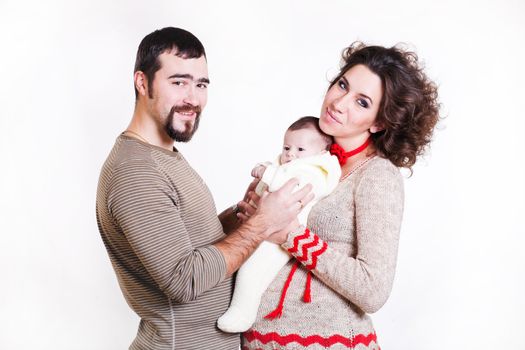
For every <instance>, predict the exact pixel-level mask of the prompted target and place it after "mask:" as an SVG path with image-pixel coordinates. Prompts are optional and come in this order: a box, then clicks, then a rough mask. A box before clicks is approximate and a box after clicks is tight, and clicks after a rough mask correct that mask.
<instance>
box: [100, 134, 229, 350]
mask: <svg viewBox="0 0 525 350" xmlns="http://www.w3.org/2000/svg"><path fill="white" fill-rule="evenodd" d="M96 212H97V221H98V226H99V230H100V234H101V236H102V239H103V241H104V244H105V246H106V249H107V251H108V254H109V257H110V260H111V263H112V264H113V268H114V270H115V272H116V274H117V278H118V281H119V284H120V287H121V289H122V292H123V294H124V297H125V298H126V301H127V302H128V304H129V305H130V307H131V308H132V309H133V310H134V311H135V312H136V313H137V314H138V315H139V317H140V318H141V321H140V325H139V329H138V334H137V336H136V338H135V340H134V341H133V343H132V344H131V346H130V349H133V350H138V349H148V350H152V349H155V350H156V349H159V350H160V349H163V350H164V349H166V350H167V349H170V350H171V349H228V350H230V349H237V348H238V346H239V336H238V335H237V334H226V333H223V332H221V331H219V329H218V328H217V327H216V324H215V323H216V321H217V318H218V317H219V316H220V315H222V314H223V313H224V311H225V310H226V309H227V307H228V303H229V301H230V297H231V292H232V279H231V278H225V275H226V265H225V260H224V257H223V256H222V254H221V253H220V252H219V250H218V249H217V248H215V247H214V246H212V245H211V244H213V243H215V242H217V241H219V240H221V239H222V238H224V233H223V230H222V226H221V224H220V222H219V220H218V218H217V211H216V208H215V204H214V201H213V198H212V196H211V194H210V192H209V190H208V188H207V186H206V185H205V183H204V182H203V180H202V179H201V178H200V177H199V175H198V174H197V173H196V172H195V171H194V170H193V169H192V168H191V166H190V165H189V164H188V163H187V162H186V160H185V159H184V157H183V156H182V155H181V154H180V153H179V152H177V151H176V150H174V151H173V152H170V151H167V150H164V149H162V148H158V147H155V146H151V145H149V144H146V143H142V142H140V141H138V140H136V139H134V138H130V137H126V136H124V135H121V136H119V137H118V138H117V140H116V143H115V145H114V147H113V149H112V151H111V153H110V154H109V156H108V158H107V160H106V162H105V163H104V166H103V168H102V171H101V174H100V179H99V185H98V191H97V203H96Z"/></svg>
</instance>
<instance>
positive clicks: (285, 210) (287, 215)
mask: <svg viewBox="0 0 525 350" xmlns="http://www.w3.org/2000/svg"><path fill="white" fill-rule="evenodd" d="M298 184H299V180H297V179H295V178H294V179H291V180H289V181H288V182H286V183H285V184H284V185H283V186H282V187H281V188H280V189H279V190H277V191H275V192H272V193H270V192H264V193H263V194H262V196H261V198H260V200H259V202H258V204H257V209H256V211H255V213H254V214H253V215H252V217H251V218H250V219H249V220H248V221H247V222H249V223H253V224H255V225H265V226H266V232H265V237H264V238H265V239H266V238H267V237H268V236H270V235H271V234H273V233H275V232H278V231H282V230H284V229H286V227H287V226H288V225H290V223H291V222H292V221H293V220H295V219H296V218H297V215H298V214H299V213H300V211H301V210H302V209H303V207H304V206H305V205H307V204H308V203H309V202H310V201H311V200H312V199H313V198H314V194H313V193H312V192H311V191H312V185H310V184H308V185H306V186H304V187H303V188H302V189H300V190H298V191H295V192H294V190H295V188H296V186H297V185H298Z"/></svg>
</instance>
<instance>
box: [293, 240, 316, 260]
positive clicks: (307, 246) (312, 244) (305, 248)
mask: <svg viewBox="0 0 525 350" xmlns="http://www.w3.org/2000/svg"><path fill="white" fill-rule="evenodd" d="M313 236H314V240H313V241H311V242H310V243H306V244H303V249H302V253H303V255H302V256H298V257H297V260H299V261H306V260H308V249H310V248H313V247H315V246H316V245H317V244H319V236H318V235H313Z"/></svg>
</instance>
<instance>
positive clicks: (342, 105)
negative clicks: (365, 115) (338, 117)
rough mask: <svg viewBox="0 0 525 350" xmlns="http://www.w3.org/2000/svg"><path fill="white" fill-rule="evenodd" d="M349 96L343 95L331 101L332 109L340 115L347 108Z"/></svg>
mask: <svg viewBox="0 0 525 350" xmlns="http://www.w3.org/2000/svg"><path fill="white" fill-rule="evenodd" d="M349 95H350V94H344V95H340V96H337V97H336V98H334V99H333V101H332V108H333V109H334V110H335V111H336V112H339V113H342V112H343V111H344V110H345V109H346V107H347V106H348V96H349Z"/></svg>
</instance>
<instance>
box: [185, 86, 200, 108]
mask: <svg viewBox="0 0 525 350" xmlns="http://www.w3.org/2000/svg"><path fill="white" fill-rule="evenodd" d="M184 103H187V104H189V105H192V106H197V105H198V104H199V101H198V99H197V95H196V94H195V87H194V86H192V85H191V84H188V88H187V89H186V95H185V96H184Z"/></svg>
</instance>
